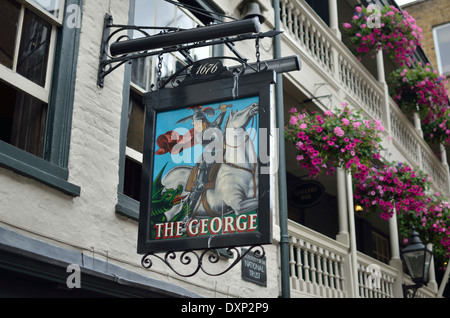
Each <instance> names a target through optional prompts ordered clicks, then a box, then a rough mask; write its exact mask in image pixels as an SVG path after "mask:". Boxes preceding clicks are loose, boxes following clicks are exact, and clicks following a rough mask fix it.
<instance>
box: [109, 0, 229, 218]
mask: <svg viewBox="0 0 450 318" xmlns="http://www.w3.org/2000/svg"><path fill="white" fill-rule="evenodd" d="M196 2H197V4H198V5H199V6H201V7H202V8H203V9H206V8H208V9H209V10H210V11H213V10H217V8H216V7H215V6H213V5H212V4H210V3H209V1H208V0H196ZM135 4H136V1H135V0H130V11H129V16H128V20H129V24H130V25H133V24H134V11H135ZM183 11H185V12H186V10H183ZM187 14H188V15H189V16H191V17H194V14H192V13H190V12H189V13H187ZM216 18H217V17H216ZM196 20H198V19H197V18H196ZM128 36H129V37H132V36H133V31H129V32H128ZM215 55H219V56H221V55H223V45H220V46H215V47H213V48H212V56H215ZM154 58H156V57H154ZM174 58H175V59H176V58H177V57H176V56H174ZM131 74H132V66H131V65H130V64H128V63H127V64H126V65H125V75H124V79H125V80H124V85H123V92H122V95H123V106H122V114H121V127H120V129H121V133H120V159H119V184H118V189H117V204H116V213H118V214H119V215H121V216H124V217H127V218H130V219H132V220H135V221H138V220H139V207H140V202H139V201H137V200H134V199H133V198H130V197H128V196H127V195H125V194H124V193H123V190H124V180H125V162H126V158H127V157H128V158H129V159H131V160H134V161H136V162H139V161H138V160H139V159H140V160H141V161H140V163H141V164H142V154H140V153H139V152H137V151H135V150H133V149H131V148H129V147H128V146H127V133H128V114H129V104H130V94H131V90H134V91H135V92H136V93H138V94H141V95H143V94H144V93H145V90H144V89H143V88H141V87H140V86H139V85H137V84H134V83H132V80H131Z"/></svg>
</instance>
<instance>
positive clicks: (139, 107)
mask: <svg viewBox="0 0 450 318" xmlns="http://www.w3.org/2000/svg"><path fill="white" fill-rule="evenodd" d="M129 118H130V119H129V123H128V134H127V146H128V147H130V148H132V149H134V150H136V151H138V152H140V153H142V152H143V150H144V124H145V110H144V105H143V104H142V96H139V95H138V94H136V93H134V92H131V98H130V116H129Z"/></svg>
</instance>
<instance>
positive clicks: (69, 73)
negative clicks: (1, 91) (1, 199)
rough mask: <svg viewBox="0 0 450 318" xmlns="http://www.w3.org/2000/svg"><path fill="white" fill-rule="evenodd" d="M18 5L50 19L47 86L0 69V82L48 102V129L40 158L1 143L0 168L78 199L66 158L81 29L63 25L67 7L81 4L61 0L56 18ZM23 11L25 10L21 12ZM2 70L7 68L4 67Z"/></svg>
mask: <svg viewBox="0 0 450 318" xmlns="http://www.w3.org/2000/svg"><path fill="white" fill-rule="evenodd" d="M17 2H19V4H21V5H23V6H25V7H26V8H28V9H30V10H32V11H33V12H34V13H38V15H39V16H40V17H42V18H44V19H45V20H48V19H52V25H53V27H52V37H54V40H53V44H51V46H52V47H51V48H50V53H49V57H48V58H49V62H48V65H47V78H46V84H45V87H44V88H42V87H40V86H39V85H37V84H35V85H36V86H39V89H37V87H36V86H34V85H32V84H31V83H32V82H31V81H30V80H28V79H26V78H25V77H23V76H21V75H19V74H17V73H15V72H13V71H12V70H10V69H8V70H9V71H10V72H5V70H4V69H2V70H1V71H0V76H1V77H2V81H4V82H7V83H11V84H13V86H15V88H16V89H25V90H26V91H25V93H27V94H30V95H31V96H33V97H38V99H39V100H40V101H43V102H45V103H47V105H48V106H47V107H48V109H47V128H46V132H45V145H44V154H43V158H40V157H36V156H34V155H32V154H30V153H28V152H26V151H23V150H21V149H19V148H16V147H14V146H12V145H10V144H8V143H6V142H3V141H0V167H1V168H5V169H8V170H12V171H14V172H16V173H18V174H20V175H23V176H26V177H28V178H31V179H34V180H36V181H38V182H40V183H43V184H45V185H47V186H50V187H52V188H55V189H57V190H59V191H61V192H63V193H65V194H67V195H69V196H72V197H77V196H80V193H81V188H80V187H79V186H77V185H74V184H72V183H69V182H68V177H69V171H68V155H69V148H70V134H71V126H72V125H71V123H72V109H73V99H74V90H75V74H76V68H77V60H78V47H79V38H80V31H81V30H80V28H70V27H69V26H68V25H67V24H66V23H64V19H65V17H66V15H67V12H66V8H67V7H68V6H69V5H73V4H74V5H77V6H79V8H80V12H82V10H81V8H82V3H83V1H82V0H64V1H63V2H62V7H61V9H60V14H59V15H60V17H59V18H58V19H55V18H54V17H53V16H52V15H51V14H50V13H48V12H47V11H45V10H43V9H41V8H40V7H39V5H37V4H34V3H32V2H31V1H30V0H19V1H17ZM22 11H24V10H23V9H22ZM21 14H22V13H21ZM58 26H59V29H58ZM57 29H58V30H57ZM69 53H70V54H69ZM50 55H51V56H50ZM2 67H4V68H6V67H5V66H3V65H2ZM3 76H4V77H3ZM9 80H11V81H9ZM16 84H17V85H16ZM33 84H34V83H33ZM36 95H38V96H36ZM44 95H45V96H44Z"/></svg>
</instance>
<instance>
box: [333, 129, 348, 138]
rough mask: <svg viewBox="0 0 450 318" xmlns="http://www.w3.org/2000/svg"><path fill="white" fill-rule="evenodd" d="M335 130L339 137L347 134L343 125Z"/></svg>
mask: <svg viewBox="0 0 450 318" xmlns="http://www.w3.org/2000/svg"><path fill="white" fill-rule="evenodd" d="M333 132H334V133H335V134H336V136H338V137H343V136H344V135H345V133H344V131H343V130H342V128H341V127H336V128H335V129H334V130H333Z"/></svg>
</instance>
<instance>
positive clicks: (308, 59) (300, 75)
mask: <svg viewBox="0 0 450 318" xmlns="http://www.w3.org/2000/svg"><path fill="white" fill-rule="evenodd" d="M332 2H333V1H324V2H322V3H326V4H328V3H329V4H331V3H332ZM337 3H338V4H336V5H337V6H338V7H336V8H335V11H337V12H339V13H337V12H336V16H337V17H339V18H341V19H344V17H345V19H348V18H349V17H351V16H352V13H353V6H352V5H356V4H357V3H356V1H350V0H349V1H337ZM280 5H281V24H282V30H283V31H284V33H283V36H282V51H283V55H285V56H289V55H293V54H299V55H300V57H301V60H302V64H303V69H302V71H301V72H296V73H292V74H286V75H285V77H286V79H287V81H286V82H285V108H286V113H287V110H288V109H290V108H291V107H298V108H301V106H299V105H301V104H302V101H304V100H307V99H309V100H311V99H314V98H315V97H318V96H319V97H320V96H325V97H327V98H322V99H321V98H316V99H315V100H314V105H308V108H310V109H314V110H319V111H323V110H326V109H329V108H331V107H334V106H337V105H339V103H340V102H342V101H347V102H348V103H349V104H350V105H352V106H353V107H355V108H356V109H359V110H361V111H362V112H363V114H364V115H365V116H366V117H367V118H368V119H372V120H375V119H376V120H379V121H381V122H382V124H383V126H384V127H385V132H384V136H383V139H384V142H383V146H384V148H385V149H387V150H388V151H387V152H386V153H384V154H382V159H384V160H386V161H398V162H405V163H408V164H409V165H411V166H417V167H418V168H420V169H421V170H422V171H424V172H425V173H427V174H428V175H429V176H430V177H431V178H432V180H433V190H434V191H439V192H441V193H443V194H444V195H445V196H448V195H449V194H450V186H449V169H448V164H447V160H446V156H445V149H442V147H441V148H440V149H439V147H437V148H438V149H433V148H436V147H433V148H432V147H431V146H430V145H429V144H427V142H426V141H425V140H424V139H423V137H422V134H421V131H420V125H417V124H415V123H414V121H412V120H410V119H408V118H407V117H406V116H405V114H403V113H402V111H401V110H400V109H399V107H398V106H397V105H396V104H395V102H394V101H393V100H392V99H391V97H390V96H389V94H388V86H387V84H386V81H385V78H386V74H388V72H390V70H392V69H393V66H392V63H391V62H390V61H389V60H387V59H386V57H383V55H382V54H379V55H378V56H377V57H376V58H375V59H363V60H362V61H361V62H360V61H359V60H358V59H357V58H356V57H355V56H354V55H353V54H352V52H351V51H350V50H349V49H348V47H347V46H346V44H345V43H344V42H345V39H343V38H342V35H341V32H340V30H339V26H340V25H341V24H342V23H343V22H345V21H344V20H342V21H339V18H338V19H336V20H335V22H333V21H332V20H333V19H332V18H330V21H331V22H329V23H328V24H327V23H326V22H325V21H324V19H322V18H321V17H320V16H319V15H318V14H317V13H316V11H314V10H313V9H312V8H311V7H310V5H309V4H308V3H307V2H306V1H305V0H281V1H280ZM336 9H337V10H336ZM332 10H333V8H331V7H330V11H332ZM331 15H332V14H331ZM331 15H330V16H331ZM325 20H327V19H325ZM336 21H337V22H336ZM333 23H334V26H333ZM329 24H330V26H329ZM305 79H307V80H305ZM291 151H293V149H289V147H288V149H287V153H286V160H287V170H288V173H291V174H292V175H294V177H293V178H302V177H304V175H305V173H302V172H301V171H299V168H298V166H297V165H296V163H295V162H294V161H293V160H292V159H290V158H293V157H294V156H293V154H292V153H291ZM436 151H438V152H439V151H440V152H442V160H440V159H439V158H438V157H437V155H436ZM288 179H289V178H288ZM320 181H321V182H322V183H324V185H325V188H327V187H328V189H331V190H329V192H330V193H331V194H332V195H331V197H333V195H335V197H336V198H337V200H338V203H337V204H336V205H335V210H336V211H333V212H329V213H328V214H327V216H331V217H334V219H330V220H329V222H333V220H335V221H337V218H338V217H336V214H340V213H342V212H338V205H340V204H341V203H339V200H342V193H341V194H340V195H339V193H338V192H339V190H341V191H342V189H339V185H337V183H338V182H339V180H337V179H336V178H324V179H322V180H320ZM288 182H289V180H288ZM288 188H289V186H288ZM339 196H341V199H339ZM344 198H345V194H344ZM344 200H345V199H344ZM345 210H346V211H348V210H349V208H348V207H345ZM294 212H295V213H297V211H294ZM295 213H292V211H289V214H290V218H291V220H289V237H290V285H291V293H292V295H291V296H292V297H327V298H330V297H331V298H346V297H363V298H385V297H388V298H390V297H401V283H399V282H401V281H402V280H403V281H404V282H405V283H407V284H408V279H409V278H408V276H407V275H404V274H403V273H402V269H401V268H400V269H399V268H398V265H397V267H395V266H391V265H388V264H387V263H390V262H381V261H378V260H377V259H375V258H373V257H370V256H368V255H367V254H365V253H362V252H360V251H358V252H356V253H355V254H354V255H356V262H353V264H352V255H351V252H352V251H351V250H350V243H349V241H348V238H347V240H339V239H337V237H338V232H339V229H337V228H335V229H332V230H328V229H327V230H324V231H321V230H319V229H315V228H314V227H311V226H309V225H308V224H307V222H304V225H301V224H299V223H302V222H301V221H299V220H300V219H302V218H303V219H304V217H298V219H299V220H296V219H295V218H292V217H291V214H295ZM302 213H303V215H304V214H305V212H304V211H303V212H302ZM318 222H323V219H322V220H321V221H318ZM336 226H337V225H336ZM339 226H340V225H339ZM373 227H374V228H377V230H379V231H381V232H382V233H383V234H385V236H386V237H387V239H388V240H391V241H392V240H394V241H395V240H396V238H398V236H396V235H395V234H396V233H392V230H391V229H390V228H389V225H388V222H385V224H383V225H377V224H374V225H373ZM356 232H358V231H356ZM324 233H325V234H324ZM356 234H358V233H356ZM393 234H394V235H393ZM373 266H376V268H378V269H379V270H380V273H381V274H380V276H379V280H378V285H377V286H376V287H374V286H372V285H371V284H370V283H369V281H370V279H371V276H370V275H371V273H372V272H371V269H372V267H373ZM400 266H401V265H400ZM417 297H436V290H435V289H433V288H428V287H423V288H421V289H420V290H419V291H418V294H417Z"/></svg>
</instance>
